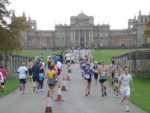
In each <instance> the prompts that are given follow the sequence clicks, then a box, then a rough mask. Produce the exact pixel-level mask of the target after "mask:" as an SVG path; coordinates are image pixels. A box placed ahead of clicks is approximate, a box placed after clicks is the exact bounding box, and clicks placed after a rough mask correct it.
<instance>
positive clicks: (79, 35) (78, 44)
mask: <svg viewBox="0 0 150 113" xmlns="http://www.w3.org/2000/svg"><path fill="white" fill-rule="evenodd" d="M78 46H79V47H80V31H78Z"/></svg>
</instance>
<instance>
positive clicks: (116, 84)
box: [113, 64, 122, 98]
mask: <svg viewBox="0 0 150 113" xmlns="http://www.w3.org/2000/svg"><path fill="white" fill-rule="evenodd" d="M121 73H122V69H121V67H120V66H119V64H116V68H115V70H114V80H113V82H114V92H115V94H116V97H117V98H118V97H119V81H118V79H119V77H120V75H121Z"/></svg>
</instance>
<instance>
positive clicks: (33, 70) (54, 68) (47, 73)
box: [17, 52, 62, 93]
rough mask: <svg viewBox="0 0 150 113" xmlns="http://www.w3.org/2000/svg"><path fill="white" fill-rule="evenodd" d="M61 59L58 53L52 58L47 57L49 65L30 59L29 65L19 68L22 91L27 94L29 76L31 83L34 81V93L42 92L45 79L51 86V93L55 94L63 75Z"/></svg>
mask: <svg viewBox="0 0 150 113" xmlns="http://www.w3.org/2000/svg"><path fill="white" fill-rule="evenodd" d="M60 61H61V57H60V56H59V55H58V53H57V52H54V54H53V55H52V56H50V55H48V56H47V64H46V63H44V61H43V60H41V59H38V58H35V59H34V60H32V59H29V61H28V62H27V64H25V63H22V65H21V66H20V67H19V68H18V70H17V72H18V73H19V81H20V91H21V92H22V93H25V84H26V77H27V75H29V78H30V83H31V82H32V81H33V92H36V93H38V92H39V89H40V90H41V91H42V89H43V82H44V78H47V84H48V86H49V90H48V91H49V92H51V93H53V88H54V86H55V85H56V83H57V82H58V81H59V75H60V74H61V69H62V62H60Z"/></svg>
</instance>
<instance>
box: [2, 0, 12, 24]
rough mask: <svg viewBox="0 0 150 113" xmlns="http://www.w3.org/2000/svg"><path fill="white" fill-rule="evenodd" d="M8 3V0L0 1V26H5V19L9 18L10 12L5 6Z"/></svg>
mask: <svg viewBox="0 0 150 113" xmlns="http://www.w3.org/2000/svg"><path fill="white" fill-rule="evenodd" d="M9 4H10V2H9V1H8V0H1V1H0V26H3V27H4V26H7V21H6V20H5V18H9V17H10V14H11V10H7V8H6V5H9Z"/></svg>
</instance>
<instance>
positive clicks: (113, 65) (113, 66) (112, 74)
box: [110, 60, 115, 84]
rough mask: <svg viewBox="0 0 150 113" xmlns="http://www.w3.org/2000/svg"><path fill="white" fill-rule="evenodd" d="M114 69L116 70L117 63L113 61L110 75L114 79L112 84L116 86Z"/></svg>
mask: <svg viewBox="0 0 150 113" xmlns="http://www.w3.org/2000/svg"><path fill="white" fill-rule="evenodd" d="M114 69H115V61H114V60H112V64H111V65H110V74H111V77H112V84H114V83H113V82H114V81H113V80H114V76H115V72H114Z"/></svg>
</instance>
